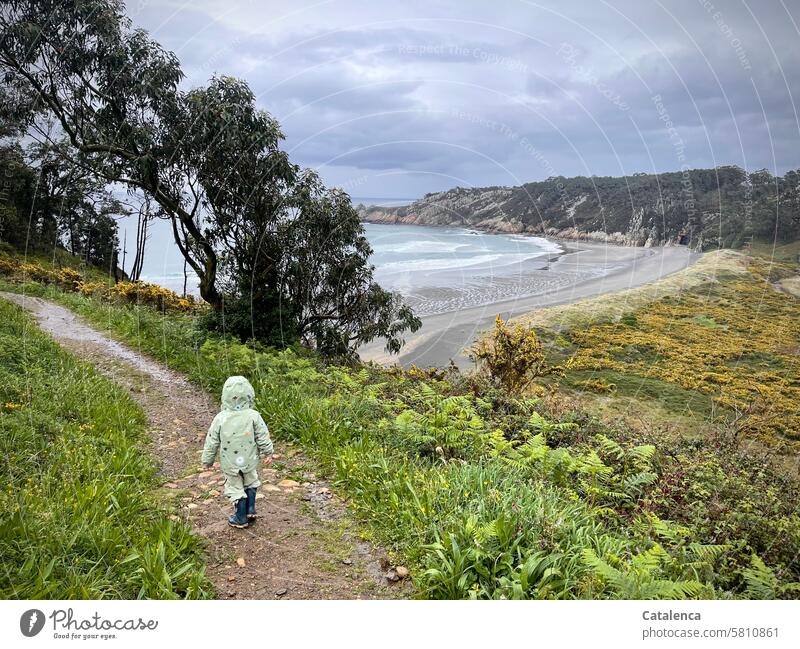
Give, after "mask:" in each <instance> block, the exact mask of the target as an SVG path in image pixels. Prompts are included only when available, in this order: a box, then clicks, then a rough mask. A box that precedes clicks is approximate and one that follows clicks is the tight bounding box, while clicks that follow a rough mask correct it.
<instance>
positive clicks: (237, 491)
mask: <svg viewBox="0 0 800 649" xmlns="http://www.w3.org/2000/svg"><path fill="white" fill-rule="evenodd" d="M224 493H225V495H226V496H227V497H228V500H230V501H231V502H232V503H233V504H234V505H235V504H236V502H237V501H238V500H241V499H242V498H246V497H247V495H246V494H245V493H244V479H243V476H242V472H241V471H237V472H236V473H226V474H225V492H224Z"/></svg>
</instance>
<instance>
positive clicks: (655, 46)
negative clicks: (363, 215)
mask: <svg viewBox="0 0 800 649" xmlns="http://www.w3.org/2000/svg"><path fill="white" fill-rule="evenodd" d="M127 13H128V15H129V16H130V17H131V18H132V20H133V22H134V24H135V25H137V26H140V27H144V28H145V29H147V30H148V31H150V33H151V34H152V35H153V36H154V37H155V38H156V40H158V41H159V42H160V43H161V44H162V45H163V46H164V47H166V48H167V49H170V50H172V51H174V52H175V53H176V54H177V55H178V57H179V59H180V60H181V64H182V67H183V70H184V73H185V74H186V80H185V84H186V86H187V87H193V86H199V85H203V84H204V83H207V81H208V79H209V78H210V77H212V76H214V75H229V76H235V77H240V78H243V79H245V80H247V82H248V83H249V85H250V87H251V88H252V90H253V92H254V93H255V95H256V97H257V101H258V104H259V106H260V107H262V108H263V109H265V110H267V111H269V112H270V113H272V114H273V115H274V116H275V117H276V118H277V119H278V120H279V121H280V123H281V126H282V130H283V132H284V134H285V136H286V140H285V148H286V150H287V151H289V152H290V154H291V157H292V159H293V160H294V161H295V162H297V163H299V164H302V165H304V166H308V167H312V168H315V169H317V170H318V171H319V172H320V174H321V175H322V177H323V178H324V179H325V181H326V183H327V184H329V185H331V186H339V187H342V188H344V189H345V190H346V191H347V192H348V193H350V195H351V196H353V197H377V198H418V197H420V196H422V195H423V194H425V193H427V192H433V191H441V190H445V189H449V188H451V187H455V186H461V187H482V186H492V185H518V184H521V183H524V182H530V181H534V180H542V179H544V178H547V177H549V176H554V175H563V176H576V175H598V176H620V175H626V174H632V173H640V172H644V173H661V172H667V171H677V170H681V169H688V168H697V167H714V166H718V165H739V166H741V167H744V168H745V169H748V170H751V171H752V170H757V169H768V170H770V171H771V172H772V173H775V174H782V173H784V172H785V171H787V170H789V169H796V168H798V167H800V159H798V151H800V119H799V118H798V104H800V96H798V95H800V29H799V27H798V25H800V0H791V1H790V0H762V1H761V2H757V1H756V0H747V1H737V0H731V1H730V2H723V1H722V0H714V1H713V2H711V1H709V0H675V1H667V0H662V1H659V0H622V1H615V2H603V1H599V0H598V1H592V2H588V1H586V2H575V1H572V0H558V1H557V2H527V1H523V0H460V1H452V2H450V1H448V2H444V1H437V0H426V1H419V0H402V1H392V2H390V1H387V0H321V1H318V0H291V1H284V0H261V1H258V0H225V1H224V2H222V1H220V0H192V2H182V1H180V0H179V1H175V2H170V1H166V0H129V1H128V5H127Z"/></svg>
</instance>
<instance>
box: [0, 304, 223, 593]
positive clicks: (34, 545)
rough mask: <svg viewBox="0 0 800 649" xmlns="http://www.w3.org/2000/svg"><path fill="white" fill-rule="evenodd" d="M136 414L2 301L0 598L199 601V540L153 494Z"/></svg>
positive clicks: (204, 588)
mask: <svg viewBox="0 0 800 649" xmlns="http://www.w3.org/2000/svg"><path fill="white" fill-rule="evenodd" d="M144 425H145V421H144V415H143V413H142V411H141V410H140V409H139V408H138V406H137V405H136V404H135V403H134V402H133V401H131V399H130V398H129V397H128V396H127V395H126V394H125V393H124V391H122V390H121V389H119V388H117V387H116V386H114V384H112V383H111V382H109V381H108V380H106V379H105V378H103V377H102V376H100V375H99V374H97V373H96V372H95V371H94V370H93V369H92V368H91V367H90V366H88V365H87V364H85V363H82V362H80V361H78V360H76V359H75V358H74V357H73V356H72V355H70V354H69V353H67V352H65V351H63V350H62V349H61V348H60V347H59V346H58V345H57V344H56V343H55V342H53V341H52V340H51V339H50V338H49V337H47V336H46V335H44V334H43V333H41V332H40V331H39V330H38V328H37V327H36V325H35V324H34V323H33V321H32V320H31V319H30V317H29V316H28V315H27V314H26V313H24V312H23V311H22V310H21V309H20V308H19V307H17V306H15V305H12V304H10V303H8V302H6V301H4V300H0V429H2V435H0V456H2V458H3V459H2V462H1V463H0V473H2V484H3V487H2V491H0V597H3V598H19V599H78V598H80V599H101V598H126V599H129V598H160V599H170V598H204V597H209V596H211V595H212V593H211V590H210V584H209V582H208V580H207V579H206V577H205V572H204V564H203V557H202V552H201V549H200V546H199V542H198V540H197V539H196V538H195V537H194V536H193V535H192V534H191V533H190V530H189V529H188V527H187V526H186V525H185V524H183V523H181V522H176V521H173V520H171V519H170V517H169V515H170V512H169V510H168V509H167V507H166V506H165V505H163V504H162V503H161V502H160V501H159V500H158V499H157V497H156V495H155V489H156V487H157V485H158V480H157V478H156V473H155V467H154V464H153V462H152V460H151V458H150V456H149V452H148V449H147V447H146V436H145V428H144Z"/></svg>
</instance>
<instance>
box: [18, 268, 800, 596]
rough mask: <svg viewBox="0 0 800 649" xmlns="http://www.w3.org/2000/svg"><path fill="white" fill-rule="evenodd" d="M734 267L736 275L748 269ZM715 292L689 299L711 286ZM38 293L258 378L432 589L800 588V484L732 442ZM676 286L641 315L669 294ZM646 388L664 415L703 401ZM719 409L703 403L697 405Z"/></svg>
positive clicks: (320, 467) (207, 363)
mask: <svg viewBox="0 0 800 649" xmlns="http://www.w3.org/2000/svg"><path fill="white" fill-rule="evenodd" d="M724 261H725V263H728V262H730V263H729V267H728V268H726V270H725V273H724V275H725V277H724V279H725V281H735V280H737V279H740V278H741V277H745V276H746V275H745V274H746V273H748V272H749V271H747V269H741V268H739V266H738V265H737V264H735V263H733V262H732V261H731V258H729V257H728V255H727V254H726V255H725V259H724ZM700 270H701V273H710V271H709V270H708V269H706V270H703V269H702V268H701V269H700ZM743 273H744V274H743ZM715 277H716V279H715V280H714V281H719V277H720V276H719V275H715ZM671 279H672V281H674V282H678V281H679V280H678V279H676V278H671ZM707 281H708V276H706V277H705V279H702V281H701V280H698V281H697V283H696V284H693V285H692V286H693V288H692V289H691V292H697V291H698V290H701V291H707V289H708V288H709V287H708V286H707ZM683 285H685V284H683ZM17 288H18V289H19V287H17ZM26 290H28V291H29V292H34V291H35V292H37V293H38V294H41V295H44V296H46V297H51V298H53V299H57V300H59V301H60V302H62V303H64V304H66V305H67V306H69V307H70V308H72V309H73V310H75V311H77V312H78V313H80V314H82V315H83V316H84V317H86V318H87V319H88V320H89V321H91V322H93V323H94V324H95V325H97V326H99V327H100V328H103V329H106V330H107V331H109V332H110V333H111V334H112V335H113V336H115V337H117V338H119V339H121V340H124V341H126V342H128V343H129V344H130V345H132V346H133V347H136V348H138V349H140V350H142V351H143V352H145V353H147V354H149V355H150V356H152V357H154V358H157V359H159V360H161V361H163V362H165V363H166V364H167V365H169V366H171V367H173V368H175V369H178V370H180V371H183V372H184V373H186V374H187V375H188V376H189V378H190V379H191V380H192V381H193V382H194V383H195V384H197V385H198V386H202V387H203V388H205V389H208V390H210V391H211V392H212V393H215V394H216V393H218V391H219V389H220V388H221V385H222V383H223V382H224V380H225V378H226V377H227V376H229V375H231V374H245V375H246V376H248V378H250V380H251V382H253V384H254V386H255V388H256V392H257V395H258V403H257V406H258V408H259V410H260V411H261V412H262V413H263V415H264V416H265V418H266V420H267V421H268V423H269V425H270V430H271V431H272V433H273V436H274V438H275V439H276V442H277V443H278V444H279V445H280V444H282V443H286V442H292V443H296V444H298V445H301V446H302V447H303V449H304V450H305V452H306V454H308V455H309V456H310V457H311V458H312V459H313V460H314V461H315V463H316V465H317V466H316V467H315V470H317V471H318V472H322V473H323V474H325V475H326V476H328V477H330V478H331V479H332V480H334V481H335V483H336V485H337V491H338V492H339V493H340V494H343V495H344V496H346V497H347V498H348V502H349V506H350V509H351V511H352V512H353V514H354V516H356V517H357V519H358V520H359V521H360V522H361V524H362V525H363V526H364V529H365V532H366V534H367V535H368V536H369V538H371V539H372V540H375V541H378V542H380V543H382V544H384V545H385V546H386V547H387V548H388V550H389V551H390V552H391V553H392V554H393V556H395V557H397V558H398V561H399V560H402V562H403V563H405V564H406V565H409V566H410V567H411V571H412V576H413V577H414V581H415V585H416V587H417V589H418V591H419V593H420V594H421V595H422V596H426V597H432V598H468V597H474V598H518V597H519V598H651V597H652V598H687V597H709V598H713V597H722V598H735V597H745V598H747V597H750V598H755V597H764V598H770V597H793V596H797V592H798V589H800V586H798V582H800V516H798V508H799V506H800V488H798V485H797V484H796V483H795V482H793V481H792V480H790V479H788V478H787V477H786V476H785V475H783V474H781V473H780V472H778V471H775V470H773V469H772V468H771V464H770V462H769V461H768V458H767V457H765V456H762V455H760V454H757V453H755V452H754V451H753V449H752V448H750V447H747V446H743V445H741V444H740V443H739V441H738V440H736V439H731V438H729V437H727V436H725V435H716V436H715V435H709V436H693V437H687V436H683V435H672V436H665V435H663V434H661V432H660V431H659V430H657V429H656V428H654V429H653V430H639V429H631V428H627V427H613V426H608V425H607V424H604V423H602V422H601V421H598V420H597V419H596V418H594V417H592V416H590V415H589V414H587V412H586V411H585V410H583V409H582V408H581V407H579V406H578V405H576V403H575V402H574V401H573V400H571V399H570V398H569V396H568V395H565V394H564V393H563V392H562V391H561V390H559V389H558V386H555V385H551V386H550V389H549V390H543V392H544V394H543V395H542V396H540V397H514V398H512V397H511V396H510V395H508V394H506V393H504V392H503V391H502V390H499V389H498V388H497V387H496V386H495V385H494V384H493V383H492V382H491V381H489V380H486V379H484V378H482V377H479V376H465V375H460V374H452V373H447V372H445V371H433V372H423V371H419V370H414V369H412V370H409V371H399V370H383V369H379V368H375V367H369V366H355V367H335V366H331V365H328V364H325V363H324V362H322V361H321V360H320V359H318V358H317V357H315V356H314V355H313V354H310V353H308V352H305V351H303V350H299V349H290V350H285V351H280V352H279V351H275V350H270V349H263V348H255V347H252V346H246V345H242V344H240V343H238V342H235V341H232V340H226V339H222V338H219V337H217V336H214V335H209V334H207V333H204V332H202V331H200V330H199V329H197V328H196V326H195V321H194V320H193V318H192V317H191V316H188V315H182V314H178V313H169V314H166V315H165V314H162V313H159V312H157V311H155V310H153V309H150V308H146V307H130V306H124V305H118V304H114V303H108V302H101V301H98V300H96V299H94V298H91V297H86V296H81V295H80V294H76V293H63V292H60V291H59V290H58V289H56V288H55V287H34V286H32V285H28V286H27V287H26ZM661 291H662V289H658V291H657V292H656V293H648V294H647V295H646V296H642V301H641V302H638V303H637V304H639V305H640V306H641V307H645V306H646V305H651V304H655V303H656V302H657V301H658V300H662V299H667V298H668V297H669V291H666V290H665V291H664V292H663V293H662V292H661ZM714 291H717V292H719V287H714ZM688 293H689V291H687V294H688ZM720 294H721V293H720ZM599 311H600V312H602V313H604V314H606V316H608V317H611V315H610V314H611V312H612V311H613V309H612V310H608V309H606V308H605V307H603V308H602V309H599ZM630 313H634V314H635V315H636V317H635V318H634V319H633V320H629V322H630V324H625V325H624V326H625V327H627V328H628V329H633V328H634V327H641V326H649V325H648V320H647V318H646V317H643V314H642V313H641V309H640V308H638V307H637V308H636V309H633V310H631V311H630ZM694 315H697V314H696V313H694V314H692V317H694ZM703 315H704V316H706V317H708V318H713V320H714V322H715V323H720V324H727V323H726V321H725V320H724V318H721V317H720V316H719V314H717V313H710V312H707V311H703ZM614 317H616V316H614ZM613 321H614V319H613V317H612V319H611V320H610V322H613ZM687 323H689V324H688V325H687V326H691V327H696V328H697V329H698V330H702V331H706V332H713V333H717V332H718V331H720V329H711V328H709V327H707V326H705V323H699V322H694V321H693V320H692V318H691V317H690V318H687ZM721 330H724V328H723V329H721ZM564 332H565V335H566V337H564V338H563V340H560V341H559V343H560V349H562V350H564V351H570V350H572V351H574V350H575V349H576V348H577V347H578V346H579V345H580V344H581V342H580V341H577V340H576V339H575V338H574V336H573V333H574V329H568V328H564ZM623 352H624V354H623V356H622V357H621V358H623V360H619V359H618V358H615V359H614V360H615V362H623V361H624V362H625V363H633V362H639V361H641V360H642V359H643V358H646V359H647V360H648V361H649V362H652V361H653V360H657V359H658V358H659V357H660V352H659V353H653V352H652V350H651V349H650V348H649V347H648V346H647V345H639V346H638V347H637V346H636V345H634V346H633V347H632V348H630V349H628V350H627V351H625V349H624V347H623ZM645 354H649V355H645ZM636 359H639V360H638V361H637V360H636ZM576 371H577V370H576ZM584 371H587V372H588V374H587V375H586V376H595V378H597V373H594V374H592V372H594V370H592V369H589V370H584ZM602 371H603V372H605V371H606V370H602ZM608 371H611V370H608ZM614 371H616V372H617V373H616V374H607V375H606V374H603V375H602V376H605V377H606V382H607V383H614V385H615V391H614V393H613V394H611V395H608V394H606V395H602V396H601V397H599V398H603V399H614V398H623V397H622V396H620V397H617V396H616V395H618V394H620V393H621V394H622V395H623V396H624V395H626V394H631V393H633V392H634V390H636V389H639V390H641V381H639V380H638V378H635V377H634V378H633V379H632V381H633V382H632V383H628V381H630V380H631V379H630V377H629V376H628V372H626V371H625V370H624V369H623V370H614ZM573 378H576V377H573ZM649 381H650V382H649V383H648V390H649V392H650V393H652V395H653V396H654V397H655V396H659V397H661V398H662V403H661V404H660V405H659V408H660V409H661V410H666V409H668V408H673V407H677V406H678V405H679V404H681V403H683V405H684V406H685V403H686V401H685V398H684V397H686V396H687V395H688V393H689V392H692V394H697V393H696V391H687V389H686V388H683V387H681V386H678V385H677V384H676V383H675V382H672V381H667V380H665V379H664V378H663V377H657V376H655V377H651V378H650V379H649ZM637 386H638V387H637ZM625 398H631V397H630V396H628V397H625ZM709 398H710V397H709V396H708V395H702V394H701V395H699V397H698V406H697V407H698V408H708V407H709V406H708V402H707V401H705V400H704V399H709Z"/></svg>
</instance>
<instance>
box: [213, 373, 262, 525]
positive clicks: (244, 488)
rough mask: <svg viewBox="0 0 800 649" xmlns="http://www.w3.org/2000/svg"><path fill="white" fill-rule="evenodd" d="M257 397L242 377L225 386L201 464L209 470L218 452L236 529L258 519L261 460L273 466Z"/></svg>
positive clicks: (230, 378)
mask: <svg viewBox="0 0 800 649" xmlns="http://www.w3.org/2000/svg"><path fill="white" fill-rule="evenodd" d="M255 398H256V394H255V391H254V390H253V386H252V385H250V382H249V381H248V380H247V379H246V378H244V377H243V376H231V377H229V378H228V380H227V381H225V385H224V386H223V387H222V410H221V411H220V412H219V413H217V416H216V417H214V421H212V422H211V426H210V427H209V429H208V435H206V443H205V446H204V447H203V458H202V462H203V465H204V466H206V468H208V467H210V466H211V465H212V464H213V462H214V458H215V457H216V456H217V451H219V463H220V468H221V469H222V473H223V474H225V495H226V496H227V497H228V498H229V499H230V501H231V502H232V503H233V505H234V514H233V516H231V517H230V518H229V519H228V523H229V524H230V525H232V526H233V527H247V526H248V524H249V521H251V520H253V519H254V518H255V517H256V489H257V488H258V487H259V485H261V482H260V481H259V479H258V471H257V468H258V459H259V456H261V457H262V458H264V464H267V465H269V464H272V440H271V439H270V437H269V429H268V428H267V424H266V423H264V419H263V418H262V417H261V415H260V414H259V413H258V411H257V410H253V405H254V403H255Z"/></svg>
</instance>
